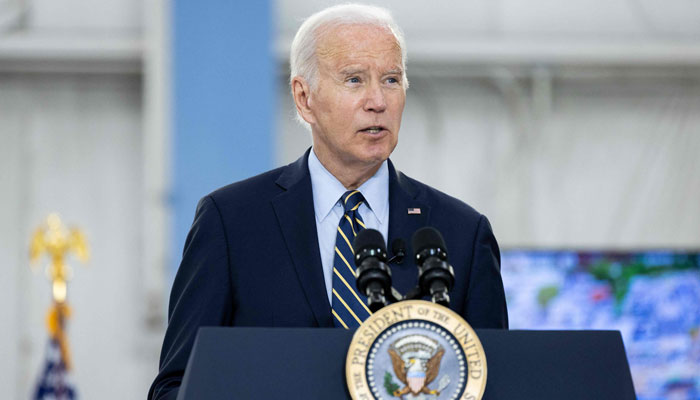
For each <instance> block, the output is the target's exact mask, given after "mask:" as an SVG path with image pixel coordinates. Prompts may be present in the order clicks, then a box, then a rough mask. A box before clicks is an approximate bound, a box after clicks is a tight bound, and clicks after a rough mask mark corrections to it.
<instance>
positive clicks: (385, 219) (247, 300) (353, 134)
mask: <svg viewBox="0 0 700 400" xmlns="http://www.w3.org/2000/svg"><path fill="white" fill-rule="evenodd" d="M405 60H406V47H405V44H404V41H403V36H402V34H401V31H400V30H399V28H398V26H396V24H395V23H394V21H393V20H392V18H391V16H390V15H389V13H388V12H387V11H386V10H384V9H381V8H376V7H370V6H360V5H342V6H336V7H331V8H328V9H325V10H323V11H321V12H319V13H317V14H314V15H313V16H311V17H310V18H309V19H307V20H306V21H305V22H304V23H303V24H302V26H301V27H300V28H299V31H298V32H297V34H296V37H295V39H294V42H293V44H292V50H291V60H290V63H291V72H292V73H291V80H290V83H291V91H292V95H293V97H294V102H295V104H296V108H297V112H298V116H299V117H300V119H302V120H303V122H304V123H306V124H308V125H309V126H310V128H311V133H312V137H313V148H312V149H310V150H308V151H307V152H306V154H304V155H303V156H302V157H301V158H300V159H299V160H297V161H296V162H294V163H292V164H289V165H287V166H285V167H282V168H278V169H275V170H272V171H269V172H267V173H264V174H262V175H259V176H256V177H253V178H250V179H247V180H245V181H242V182H237V183H234V184H232V185H229V186H226V187H224V188H221V189H219V190H217V191H215V192H213V193H211V194H210V195H208V196H206V197H204V198H203V199H202V200H201V201H200V203H199V206H198V208H197V212H196V215H195V219H194V223H193V225H192V229H191V231H190V233H189V235H188V237H187V242H186V245H185V249H184V254H183V259H182V263H181V265H180V269H179V270H178V273H177V276H176V278H175V283H174V285H173V289H172V294H171V298H170V312H169V323H168V329H167V332H166V335H165V340H164V343H163V350H162V354H161V362H160V373H159V374H158V377H157V378H156V380H155V382H154V383H153V386H152V387H151V391H150V393H149V398H170V397H172V398H174V397H175V394H176V393H177V388H178V387H179V384H180V380H181V378H182V375H183V373H184V369H185V365H186V363H187V359H188V357H189V354H190V351H191V348H192V344H193V341H194V337H195V334H196V333H197V329H198V328H199V327H201V326H267V327H289V326H296V327H334V326H335V327H339V328H345V329H352V328H355V327H357V326H358V325H359V324H360V323H361V322H362V321H363V320H364V319H365V318H367V317H368V316H369V314H370V312H369V310H368V309H367V307H366V306H365V304H364V301H365V298H364V297H363V296H362V294H361V293H358V292H357V290H356V289H355V285H354V267H355V266H354V263H353V259H352V239H353V236H354V235H355V234H356V233H357V231H358V230H360V229H363V228H365V227H367V228H374V229H377V230H379V231H380V232H381V233H382V234H383V235H384V237H385V238H387V239H388V242H389V243H392V242H393V241H394V240H395V239H398V238H401V239H403V240H404V241H410V238H411V235H412V234H413V232H415V231H416V230H417V229H418V228H420V227H423V226H427V225H429V226H434V227H436V228H437V229H438V230H440V231H441V232H442V233H443V236H444V237H445V241H446V244H447V247H448V249H449V251H450V262H451V264H452V265H453V267H454V271H455V284H454V288H453V289H452V291H451V300H450V308H451V309H453V310H454V311H456V312H457V313H459V314H461V315H462V316H463V317H464V318H466V320H467V321H468V322H469V323H470V324H471V325H472V326H473V327H476V328H507V325H508V317H507V311H506V304H505V296H504V292H503V284H502V281H501V276H500V266H499V257H500V255H499V250H498V245H497V244H496V240H495V238H494V236H493V233H492V232H491V227H490V225H489V222H488V220H487V219H486V217H484V216H483V215H481V214H479V213H478V212H476V211H475V210H474V209H472V208H471V207H469V206H468V205H466V204H464V203H463V202H461V201H459V200H457V199H454V198H452V197H449V196H447V195H445V194H443V193H440V192H438V191H437V190H435V189H433V188H431V187H429V186H426V185H424V184H422V183H420V182H417V181H415V180H413V179H411V178H408V177H407V176H405V175H403V174H402V173H400V172H398V171H397V170H396V169H395V168H394V166H393V165H392V163H391V162H390V161H389V160H388V158H389V155H390V154H391V152H392V151H393V150H394V148H395V147H396V144H397V141H398V134H399V127H400V125H401V114H402V112H403V108H404V104H405V100H406V89H407V86H408V80H407V79H406V66H405ZM411 250H412V249H411V248H410V246H408V249H407V252H406V253H407V254H409V255H411V254H412V252H411ZM411 258H412V257H407V259H406V260H405V261H404V262H403V263H401V264H392V265H391V267H392V272H393V283H394V287H395V288H396V289H397V290H398V291H399V292H401V293H404V294H405V293H407V292H408V291H409V290H410V289H411V288H413V287H414V286H415V285H416V282H417V269H416V266H415V264H414V263H413V260H412V259H411Z"/></svg>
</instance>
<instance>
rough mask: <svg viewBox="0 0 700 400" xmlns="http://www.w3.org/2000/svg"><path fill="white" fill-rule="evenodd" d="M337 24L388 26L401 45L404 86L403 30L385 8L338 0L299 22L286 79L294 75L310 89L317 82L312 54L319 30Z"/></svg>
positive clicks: (404, 47)
mask: <svg viewBox="0 0 700 400" xmlns="http://www.w3.org/2000/svg"><path fill="white" fill-rule="evenodd" d="M341 25H371V26H377V27H380V28H385V29H388V30H389V31H390V32H391V33H392V34H393V35H394V37H395V38H396V42H397V43H398V45H399V47H400V48H401V68H402V69H403V86H404V88H408V79H407V78H406V43H405V41H404V37H403V32H402V31H401V28H399V26H398V25H397V24H396V22H395V21H394V18H392V16H391V13H390V12H389V10H387V9H385V8H381V7H376V6H369V5H364V4H340V5H337V6H333V7H328V8H326V9H324V10H321V11H319V12H317V13H316V14H313V15H312V16H310V17H309V18H307V19H306V20H305V21H304V23H302V24H301V26H300V27H299V30H298V31H297V34H296V35H295V36H294V41H292V49H291V51H290V54H289V66H290V69H291V74H290V77H289V83H290V84H291V83H292V79H294V77H297V76H301V77H302V78H304V80H306V82H307V83H308V84H309V86H310V87H311V88H312V89H313V88H314V87H315V85H316V83H317V82H318V60H317V58H316V50H317V47H316V46H317V41H318V37H319V36H320V35H321V33H322V32H320V31H321V30H323V31H327V30H328V29H331V28H334V27H336V26H341Z"/></svg>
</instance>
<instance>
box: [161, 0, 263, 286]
mask: <svg viewBox="0 0 700 400" xmlns="http://www.w3.org/2000/svg"><path fill="white" fill-rule="evenodd" d="M271 11H272V10H271V9H270V1H269V0H264V1H248V2H241V1H230V0H204V1H187V0H175V1H174V2H173V27H172V28H173V35H174V36H173V49H172V50H173V51H172V54H173V59H172V60H173V65H172V67H173V74H172V76H173V95H174V99H173V128H174V135H173V145H174V149H173V162H174V165H173V171H174V172H173V193H172V202H173V204H172V206H173V211H174V224H173V238H172V241H171V243H172V244H173V259H172V265H173V274H174V271H175V269H176V268H177V265H178V264H179V262H180V259H181V254H182V248H183V245H184V241H185V237H186V235H187V232H188V230H189V227H190V225H191V223H192V219H193V216H194V210H195V207H196V205H197V201H198V200H199V199H200V198H201V197H202V196H204V195H206V194H207V193H209V192H211V191H212V190H214V189H216V188H218V187H221V186H223V185H226V184H228V183H231V182H235V181H238V180H241V179H244V178H247V177H249V176H252V175H255V174H258V173H260V172H263V171H265V170H267V169H269V168H271V167H272V162H273V161H272V160H273V158H274V157H273V149H274V146H273V130H274V126H273V121H274V118H273V113H274V105H275V101H274V77H275V71H274V58H273V54H272V37H273V36H272V33H273V23H272V20H271V18H272V12H271Z"/></svg>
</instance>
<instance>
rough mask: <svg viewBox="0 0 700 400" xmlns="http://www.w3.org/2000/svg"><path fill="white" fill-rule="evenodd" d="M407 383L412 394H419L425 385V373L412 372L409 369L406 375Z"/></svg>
mask: <svg viewBox="0 0 700 400" xmlns="http://www.w3.org/2000/svg"><path fill="white" fill-rule="evenodd" d="M406 383H408V387H409V389H411V392H413V393H419V392H420V391H421V389H423V384H424V383H425V371H411V370H410V369H409V370H408V373H407V374H406Z"/></svg>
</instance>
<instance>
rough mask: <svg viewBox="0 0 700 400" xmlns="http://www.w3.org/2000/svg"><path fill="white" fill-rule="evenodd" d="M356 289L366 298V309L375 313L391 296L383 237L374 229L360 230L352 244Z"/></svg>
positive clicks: (389, 271)
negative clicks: (355, 268)
mask: <svg viewBox="0 0 700 400" xmlns="http://www.w3.org/2000/svg"><path fill="white" fill-rule="evenodd" d="M352 246H353V249H354V251H355V266H356V267H357V282H356V285H357V289H358V290H359V291H360V293H362V294H364V295H365V296H367V307H368V308H369V309H370V310H371V311H372V312H376V311H378V310H379V309H381V308H382V307H384V306H386V305H387V299H386V296H387V295H391V269H389V266H388V265H387V254H386V246H385V245H384V237H382V234H381V233H379V231H377V230H374V229H363V230H361V231H360V232H359V233H358V234H357V236H356V237H355V240H354V242H353V245H352Z"/></svg>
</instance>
